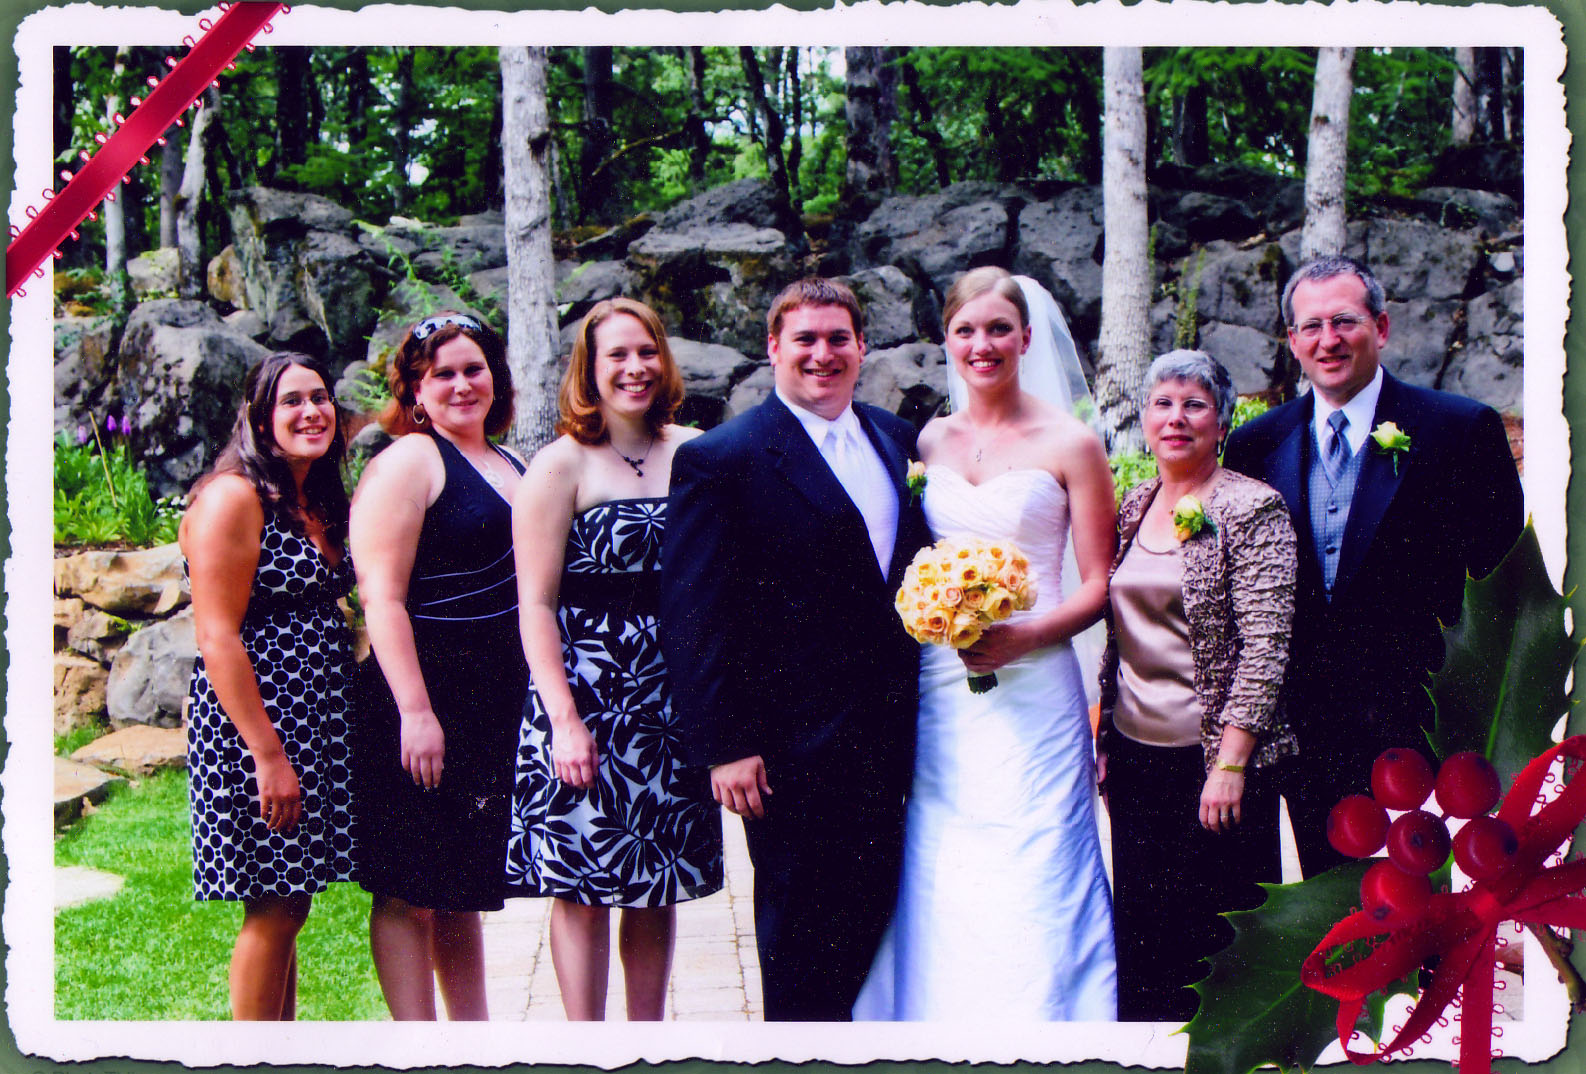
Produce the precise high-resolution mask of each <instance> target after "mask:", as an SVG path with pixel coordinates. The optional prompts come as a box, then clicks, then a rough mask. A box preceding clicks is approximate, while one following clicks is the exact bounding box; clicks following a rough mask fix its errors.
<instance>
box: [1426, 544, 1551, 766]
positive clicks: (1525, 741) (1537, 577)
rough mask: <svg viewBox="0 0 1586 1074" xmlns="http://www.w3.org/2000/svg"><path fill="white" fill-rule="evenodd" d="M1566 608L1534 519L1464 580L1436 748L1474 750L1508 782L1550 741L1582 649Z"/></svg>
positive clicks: (1448, 638) (1448, 648)
mask: <svg viewBox="0 0 1586 1074" xmlns="http://www.w3.org/2000/svg"><path fill="white" fill-rule="evenodd" d="M1566 607H1567V603H1566V601H1565V600H1564V598H1563V597H1561V596H1559V594H1558V593H1557V591H1555V590H1554V588H1553V583H1552V581H1551V580H1550V579H1549V578H1548V575H1547V566H1546V564H1544V563H1543V561H1542V549H1541V547H1540V546H1539V545H1538V544H1537V538H1536V531H1535V530H1534V529H1533V528H1532V527H1531V526H1530V525H1527V526H1526V528H1525V531H1524V532H1523V533H1522V534H1521V535H1520V540H1519V541H1518V542H1517V543H1516V544H1515V546H1514V548H1513V549H1512V550H1511V551H1510V552H1509V554H1508V555H1507V556H1505V557H1504V559H1503V562H1502V563H1499V564H1498V566H1497V569H1495V570H1494V571H1493V572H1492V574H1490V575H1488V576H1487V577H1486V578H1483V579H1481V580H1480V581H1475V580H1467V581H1466V582H1465V609H1464V613H1463V614H1462V615H1461V617H1460V620H1459V625H1458V626H1455V627H1452V628H1450V629H1447V630H1445V631H1444V632H1443V642H1444V650H1445V653H1446V657H1445V662H1444V665H1443V669H1442V670H1441V671H1439V672H1438V673H1437V674H1435V675H1433V676H1432V689H1431V693H1432V702H1433V704H1434V705H1435V706H1436V708H1437V723H1436V728H1435V730H1434V732H1433V733H1432V735H1431V736H1430V738H1431V743H1432V748H1433V749H1434V750H1436V751H1437V753H1438V756H1440V757H1447V756H1448V755H1449V754H1451V753H1457V752H1458V751H1460V750H1475V751H1476V752H1478V753H1480V754H1483V755H1484V756H1486V757H1487V759H1488V760H1490V761H1492V763H1493V766H1494V767H1496V768H1497V769H1498V775H1499V776H1500V777H1501V778H1502V780H1503V782H1504V785H1505V786H1508V784H1509V781H1510V780H1512V779H1513V778H1514V776H1515V773H1517V772H1519V771H1520V769H1522V768H1524V767H1525V765H1526V763H1527V762H1529V761H1530V760H1531V759H1532V758H1534V757H1536V756H1537V755H1538V754H1540V753H1541V752H1542V751H1543V750H1545V749H1547V748H1548V747H1549V746H1551V745H1552V737H1551V736H1552V730H1553V725H1554V724H1556V723H1557V722H1558V720H1559V717H1561V716H1563V715H1564V714H1565V712H1566V711H1567V710H1568V708H1569V698H1568V696H1567V695H1566V694H1565V692H1564V684H1565V679H1566V677H1567V676H1568V674H1569V669H1570V666H1571V665H1572V664H1573V663H1574V661H1575V656H1576V654H1577V653H1578V652H1579V646H1578V645H1577V644H1576V643H1574V642H1572V641H1571V640H1570V638H1569V635H1568V634H1567V633H1566V632H1565V630H1564V610H1565V608H1566Z"/></svg>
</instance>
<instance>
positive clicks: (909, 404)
mask: <svg viewBox="0 0 1586 1074" xmlns="http://www.w3.org/2000/svg"><path fill="white" fill-rule="evenodd" d="M854 398H855V399H858V400H859V401H860V402H861V403H870V404H871V405H873V406H878V407H881V408H882V409H884V410H890V411H892V413H894V414H897V415H900V416H901V417H904V418H906V419H908V420H909V421H912V422H914V424H915V425H916V426H919V425H924V424H925V423H926V422H927V421H929V420H930V419H931V418H932V417H933V416H934V415H935V414H936V412H937V411H938V410H940V409H941V407H942V404H943V403H945V402H946V401H947V355H946V352H944V351H943V350H942V348H941V347H940V346H938V345H937V344H935V343H909V344H905V345H904V346H901V347H892V348H889V349H886V350H876V351H871V352H870V353H868V354H866V355H865V361H864V364H863V365H862V366H860V367H859V384H858V386H857V387H856V388H855V390H854Z"/></svg>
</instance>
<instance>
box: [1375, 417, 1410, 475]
mask: <svg viewBox="0 0 1586 1074" xmlns="http://www.w3.org/2000/svg"><path fill="white" fill-rule="evenodd" d="M1371 439H1372V440H1373V441H1375V442H1376V445H1377V450H1378V451H1380V452H1382V453H1383V454H1384V455H1388V456H1391V457H1392V459H1393V476H1394V477H1398V476H1399V456H1400V455H1403V454H1405V453H1406V452H1408V451H1409V450H1410V434H1408V433H1406V432H1404V431H1403V430H1402V429H1400V428H1399V427H1398V426H1397V425H1395V424H1393V422H1391V421H1382V422H1378V423H1377V427H1376V428H1375V429H1373V430H1371Z"/></svg>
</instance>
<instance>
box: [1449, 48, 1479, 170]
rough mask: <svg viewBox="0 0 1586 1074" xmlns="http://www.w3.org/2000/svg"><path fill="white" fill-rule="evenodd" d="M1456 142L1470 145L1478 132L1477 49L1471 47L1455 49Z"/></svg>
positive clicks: (1454, 124) (1454, 125) (1453, 118)
mask: <svg viewBox="0 0 1586 1074" xmlns="http://www.w3.org/2000/svg"><path fill="white" fill-rule="evenodd" d="M1454 63H1455V64H1456V65H1457V66H1458V67H1459V70H1457V71H1455V72H1454V113H1453V117H1452V120H1451V122H1452V126H1453V128H1454V144H1455V145H1469V144H1470V140H1471V138H1473V137H1474V136H1475V134H1476V90H1475V85H1476V50H1475V49H1473V48H1470V47H1468V46H1467V47H1463V48H1456V49H1455V50H1454Z"/></svg>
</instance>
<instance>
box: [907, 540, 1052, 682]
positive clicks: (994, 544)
mask: <svg viewBox="0 0 1586 1074" xmlns="http://www.w3.org/2000/svg"><path fill="white" fill-rule="evenodd" d="M1035 596H1036V588H1035V577H1034V576H1033V575H1032V574H1031V573H1030V561H1029V560H1028V559H1027V558H1026V557H1025V555H1024V553H1023V552H1021V551H1019V549H1018V547H1017V546H1016V545H1014V544H1013V543H1012V542H1009V541H982V540H976V539H973V538H971V539H962V540H953V539H948V540H943V541H938V542H937V543H936V544H934V545H932V546H931V547H929V548H922V549H920V551H919V552H918V553H916V555H915V557H914V561H913V562H912V563H910V564H909V569H908V572H907V573H906V574H905V575H904V576H903V587H902V588H901V589H899V590H898V596H897V600H896V602H895V603H896V606H897V609H898V618H900V619H902V620H903V629H905V630H907V631H908V632H909V634H910V635H911V636H912V637H913V638H914V639H915V640H916V641H919V642H923V643H925V644H928V645H947V646H951V647H952V648H954V649H967V648H969V647H970V646H971V645H973V644H975V642H977V641H979V640H980V635H981V632H982V631H984V630H985V629H986V627H987V626H988V625H990V624H991V623H996V622H1000V621H1001V620H1003V619H1006V618H1008V616H1010V615H1012V614H1013V613H1014V612H1022V611H1025V610H1027V609H1029V608H1032V607H1034V606H1035ZM996 685H997V676H996V675H995V674H990V675H971V676H970V677H969V689H970V690H971V691H973V692H974V693H977V694H983V693H985V692H986V691H987V690H990V689H991V688H992V687H993V686H996Z"/></svg>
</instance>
